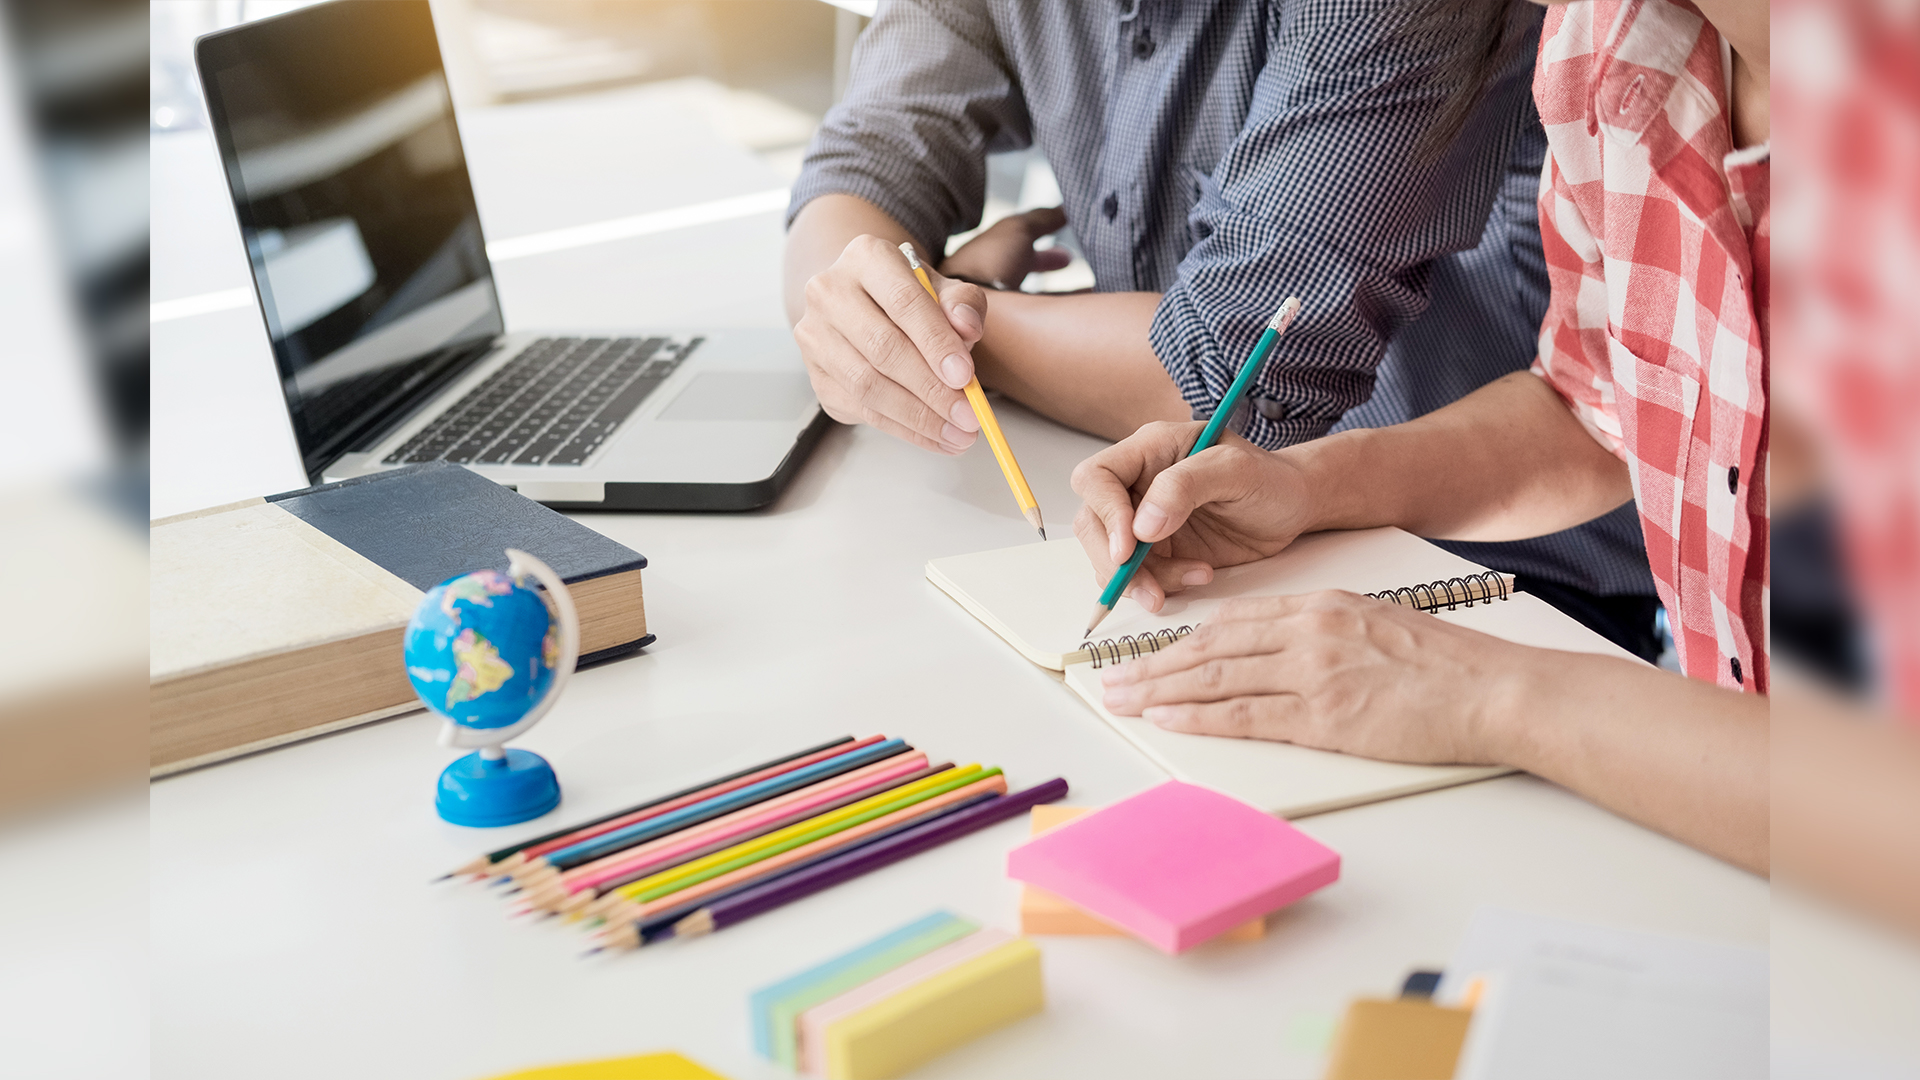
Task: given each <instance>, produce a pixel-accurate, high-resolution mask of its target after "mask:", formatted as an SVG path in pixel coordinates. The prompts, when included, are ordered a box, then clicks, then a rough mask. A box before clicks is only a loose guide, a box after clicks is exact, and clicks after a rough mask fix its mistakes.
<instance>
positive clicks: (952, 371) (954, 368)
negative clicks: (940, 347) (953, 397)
mask: <svg viewBox="0 0 1920 1080" xmlns="http://www.w3.org/2000/svg"><path fill="white" fill-rule="evenodd" d="M940 377H941V378H943V379H945V380H947V385H948V386H951V387H953V388H954V389H955V390H961V389H964V388H965V387H966V385H967V384H968V383H970V382H972V381H973V365H972V364H971V363H969V362H968V361H967V358H966V357H964V356H961V355H960V354H959V353H954V354H953V355H952V356H949V357H947V358H946V359H945V360H942V361H940Z"/></svg>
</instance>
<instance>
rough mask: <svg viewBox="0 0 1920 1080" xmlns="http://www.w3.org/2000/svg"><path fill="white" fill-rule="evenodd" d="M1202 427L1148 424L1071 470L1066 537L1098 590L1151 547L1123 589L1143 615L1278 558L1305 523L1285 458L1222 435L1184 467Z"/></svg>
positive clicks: (1297, 483)
mask: <svg viewBox="0 0 1920 1080" xmlns="http://www.w3.org/2000/svg"><path fill="white" fill-rule="evenodd" d="M1204 427H1206V425H1205V424H1203V423H1200V422H1197V421H1196V422H1191V423H1167V422H1160V423H1152V424H1148V425H1146V426H1145V427H1142V428H1141V429H1140V430H1139V431H1136V432H1134V433H1133V434H1132V435H1130V436H1128V437H1127V438H1125V439H1123V440H1121V441H1120V442H1117V443H1115V444H1113V445H1112V446H1110V447H1108V448H1106V449H1105V450H1102V451H1100V452H1099V453H1097V454H1095V455H1093V456H1092V457H1090V458H1088V459H1087V460H1085V461H1083V462H1081V463H1080V464H1079V466H1078V467H1077V468H1075V469H1074V470H1073V490H1074V492H1075V493H1076V494H1078V495H1079V496H1080V497H1081V498H1082V499H1083V500H1085V502H1084V504H1083V505H1082V506H1081V508H1080V513H1079V515H1078V516H1076V517H1075V518H1074V521H1073V532H1074V535H1075V536H1077V537H1079V539H1080V546H1081V547H1083V548H1085V549H1086V552H1087V557H1088V558H1089V559H1091V560H1092V561H1093V570H1094V576H1095V578H1096V579H1097V580H1098V581H1099V582H1100V583H1101V584H1102V585H1105V584H1106V582H1107V580H1108V579H1109V578H1111V577H1112V576H1113V571H1114V568H1115V567H1117V566H1119V565H1120V564H1121V563H1124V562H1126V561H1127V559H1128V558H1130V557H1131V556H1132V555H1133V546H1134V543H1135V540H1136V539H1139V540H1146V541H1148V542H1150V543H1152V544H1153V553H1152V554H1151V555H1148V556H1147V561H1146V564H1145V565H1144V566H1143V567H1142V568H1141V569H1142V572H1141V573H1139V574H1136V575H1135V576H1134V579H1133V583H1132V584H1131V585H1130V586H1128V588H1127V595H1128V596H1131V597H1133V598H1134V600H1135V601H1137V602H1138V603H1139V604H1140V606H1142V607H1144V608H1146V609H1147V610H1148V611H1159V610H1160V607H1161V605H1162V604H1163V603H1165V601H1166V598H1167V596H1168V594H1170V593H1176V592H1179V591H1180V590H1182V589H1184V588H1187V587H1189V586H1193V585H1204V584H1206V583H1207V582H1209V581H1212V580H1213V571H1214V568H1216V567H1221V566H1234V565H1237V564H1239V563H1244V562H1252V561H1254V560H1256V559H1264V558H1266V557H1267V556H1269V555H1273V554H1276V553H1278V552H1279V551H1280V550H1281V549H1282V548H1284V547H1286V546H1287V545H1288V544H1291V543H1292V542H1293V539H1294V537H1296V536H1298V535H1300V534H1301V533H1302V532H1304V531H1306V527H1307V525H1308V523H1309V521H1310V518H1309V516H1308V506H1307V494H1306V482H1305V479H1304V478H1303V476H1302V475H1301V473H1300V470H1299V468H1298V467H1297V466H1295V465H1294V464H1293V463H1292V462H1290V461H1288V460H1287V459H1286V458H1284V457H1282V456H1280V455H1276V454H1271V453H1268V452H1266V451H1264V450H1261V449H1260V448H1258V447H1256V446H1254V445H1253V444H1252V443H1249V442H1247V441H1246V440H1245V439H1242V438H1241V437H1240V436H1238V435H1235V434H1233V433H1232V432H1230V431H1229V432H1223V433H1222V435H1221V437H1220V441H1219V442H1218V443H1215V444H1214V445H1213V446H1211V447H1208V448H1207V449H1206V450H1203V451H1201V452H1200V453H1198V454H1195V455H1194V456H1192V457H1186V456H1185V454H1186V452H1187V448H1188V447H1190V446H1192V445H1193V441H1194V440H1195V439H1197V438H1199V437H1200V431H1201V429H1202V428H1204ZM1136 503H1138V508H1137V509H1136V507H1135V504H1136Z"/></svg>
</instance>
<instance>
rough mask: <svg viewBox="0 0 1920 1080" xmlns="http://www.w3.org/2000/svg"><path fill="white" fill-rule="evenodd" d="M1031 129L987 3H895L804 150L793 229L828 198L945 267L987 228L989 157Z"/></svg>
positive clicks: (790, 210)
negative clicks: (967, 235) (856, 209)
mask: <svg viewBox="0 0 1920 1080" xmlns="http://www.w3.org/2000/svg"><path fill="white" fill-rule="evenodd" d="M1031 142H1032V124H1031V121H1030V120H1029V118H1028V116H1027V107H1026V102H1025V100H1024V99H1023V98H1022V97H1021V94H1020V88H1019V84H1018V82H1017V81H1016V80H1015V78H1014V74H1013V70H1012V66H1011V64H1010V63H1009V62H1008V60H1007V57H1006V54H1005V51H1004V50H1003V49H1002V48H1001V46H1000V43H999V39H998V36H997V35H996V34H995V32H994V27H993V23H992V20H991V18H990V17H989V15H988V13H987V10H986V4H985V2H984V0H974V2H960V0H886V2H883V3H882V4H881V5H880V10H879V13H878V14H877V15H876V16H875V18H874V20H873V22H872V24H871V25H869V26H868V27H867V29H866V32H865V33H863V34H862V35H861V36H860V41H859V44H858V45H856V46H855V48H854V51H853V71H852V76H851V79H850V80H849V85H848V88H847V94H846V97H845V98H844V99H843V100H842V101H841V102H840V104H838V105H836V106H834V107H833V109H832V110H831V111H830V112H828V113H827V116H826V119H825V120H824V121H823V122H822V123H821V125H820V131H819V133H818V134H816V135H815V136H814V138H813V143H812V144H811V145H810V146H808V147H807V157H806V162H805V164H804V165H803V166H802V167H801V171H800V179H799V180H798V181H796V182H795V183H794V186H793V200H792V201H791V202H790V203H789V204H788V206H787V225H788V226H789V227H791V226H792V224H793V219H794V217H795V215H797V214H799V213H800V209H801V207H803V206H805V205H806V204H807V203H808V202H810V201H812V200H813V199H816V198H818V197H820V196H822V195H828V194H836V193H838V194H846V195H855V196H858V197H860V198H862V199H865V200H867V201H868V202H870V203H873V204H874V205H875V206H878V207H879V208H880V209H882V210H884V211H886V212H887V213H888V214H889V215H891V216H892V217H893V219H894V220H895V221H898V222H899V223H900V224H901V225H903V226H905V227H906V229H907V231H908V232H909V233H910V234H911V235H912V236H913V238H914V239H915V240H916V241H918V242H919V243H920V245H921V247H922V248H923V249H925V250H927V251H930V252H934V253H935V254H936V256H937V255H939V254H943V253H945V251H946V241H947V237H948V236H951V235H952V234H954V233H957V232H964V231H966V230H968V229H971V228H973V227H974V226H976V225H978V224H980V213H981V210H982V208H983V207H984V205H985V202H986V169H987V161H986V158H987V154H989V153H994V152H998V151H1001V150H1017V149H1021V148H1024V147H1026V146H1028V145H1030V144H1031Z"/></svg>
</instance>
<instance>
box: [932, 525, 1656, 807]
mask: <svg viewBox="0 0 1920 1080" xmlns="http://www.w3.org/2000/svg"><path fill="white" fill-rule="evenodd" d="M927 579H928V580H929V581H931V582H933V584H934V585H935V586H937V587H938V588H939V589H940V590H941V591H942V592H944V593H946V594H947V595H948V596H950V597H952V598H953V600H954V601H955V602H957V603H958V604H959V605H960V606H961V607H962V608H964V609H966V611H967V612H968V613H969V614H971V615H973V616H974V617H975V618H977V619H979V620H980V621H981V622H982V623H985V624H986V626H987V627H988V628H989V629H991V630H992V631H993V632H994V633H996V634H998V635H999V636H1000V637H1001V638H1003V639H1004V640H1005V641H1006V642H1007V644H1009V645H1012V646H1013V647H1014V648H1015V649H1016V650H1018V651H1019V652H1020V654H1021V655H1022V656H1025V657H1026V658H1027V659H1028V660H1031V661H1033V662H1034V663H1036V664H1039V665H1040V666H1041V667H1045V668H1050V669H1052V670H1054V671H1061V672H1064V673H1065V678H1066V684H1067V687H1068V688H1069V689H1071V690H1072V691H1073V692H1074V693H1075V694H1077V695H1079V697H1080V698H1081V699H1082V700H1083V701H1085V702H1086V703H1087V704H1088V705H1089V706H1091V707H1092V708H1093V711H1094V712H1095V713H1097V714H1099V716H1100V717H1101V719H1103V720H1105V721H1106V722H1107V724H1109V725H1110V726H1111V727H1112V728H1113V730H1114V731H1116V732H1118V733H1119V734H1120V735H1121V736H1122V737H1123V738H1125V739H1126V740H1127V741H1128V742H1129V743H1131V744H1133V746H1134V747H1136V748H1137V749H1139V750H1140V752H1141V753H1143V754H1145V755H1146V756H1147V757H1148V758H1149V759H1150V760H1152V761H1153V762H1154V763H1155V764H1156V765H1158V766H1159V767H1160V768H1161V769H1163V770H1165V771H1166V773H1167V774H1168V775H1169V776H1172V777H1173V778H1174V779H1177V780H1185V781H1187V782H1189V783H1194V784H1201V785H1204V786H1206V787H1211V788H1214V789H1216V790H1218V791H1223V792H1226V793H1227V794H1229V795H1233V796H1235V797H1237V798H1240V799H1243V800H1245V801H1247V802H1250V803H1252V804H1254V805H1255V806H1258V807H1260V808H1262V809H1264V810H1267V811H1269V812H1271V813H1274V814H1278V815H1279V816H1281V817H1289V818H1291V817H1304V816H1306V815H1308V814H1318V813H1324V812H1326V811H1329V810H1338V809H1342V808H1344V807H1348V806H1358V805H1361V804H1363V803H1369V802H1377V801H1380V800H1382V799H1391V798H1395V797H1397V796H1400V795H1411V794H1414V793H1415V792H1421V791H1431V790H1433V789H1435V788H1442V787H1450V786H1452V785H1455V784H1464V783H1468V782H1470V781H1473V780H1480V779H1484V778H1486V777H1490V776H1498V775H1501V774H1502V773H1506V772H1510V771H1512V770H1509V769H1502V768H1490V767H1485V766H1470V765H1408V764H1403V763H1400V762H1389V761H1373V760H1369V759H1367V758H1358V757H1352V756H1349V755H1346V754H1336V753H1329V752H1326V751H1322V750H1310V749H1308V748H1306V747H1302V746H1292V745H1289V744H1287V743H1277V742H1266V741H1262V740H1254V739H1227V738H1218V737H1214V736H1206V735H1185V734H1180V733H1178V732H1172V731H1163V730H1161V729H1160V728H1157V727H1155V726H1154V725H1152V724H1150V723H1148V722H1147V721H1145V720H1142V719H1140V718H1138V717H1130V716H1114V715H1112V714H1111V713H1109V712H1107V711H1106V710H1105V709H1104V708H1102V707H1101V705H1100V698H1101V688H1100V670H1099V669H1100V668H1102V667H1105V666H1106V665H1107V664H1111V663H1126V662H1128V661H1129V660H1131V659H1133V658H1134V657H1136V656H1140V655H1143V654H1145V653H1147V652H1151V651H1156V650H1158V649H1160V648H1163V647H1165V646H1166V645H1167V644H1170V643H1171V642H1173V641H1175V640H1177V639H1178V638H1179V637H1180V636H1183V635H1184V634H1185V633H1187V632H1190V631H1191V629H1192V628H1193V627H1194V626H1197V625H1199V624H1200V623H1201V622H1202V621H1204V620H1205V619H1206V617H1207V616H1208V615H1209V614H1210V613H1211V612H1212V611H1213V610H1214V609H1215V608H1217V607H1219V606H1220V604H1221V603H1222V602H1224V601H1226V600H1228V599H1232V598H1234V597H1242V596H1279V595H1285V594H1290V593H1301V592H1312V591H1314V590H1318V589H1348V590H1351V591H1354V592H1374V593H1383V592H1390V591H1393V590H1404V591H1403V592H1402V593H1401V595H1402V597H1403V599H1411V600H1414V601H1416V603H1418V602H1420V601H1422V600H1427V601H1432V600H1441V601H1444V600H1445V599H1447V590H1448V588H1449V585H1448V583H1451V589H1452V590H1453V596H1454V597H1456V598H1458V597H1461V596H1466V597H1469V598H1472V597H1479V596H1485V595H1487V594H1488V593H1489V592H1491V593H1492V594H1493V598H1490V599H1487V600H1482V601H1479V602H1476V603H1472V604H1471V605H1469V604H1465V603H1454V604H1451V605H1449V604H1447V603H1444V602H1442V603H1440V604H1439V606H1438V610H1437V612H1436V614H1435V615H1434V617H1435V618H1441V619H1448V620H1450V621H1454V622H1458V623H1460V624H1461V625H1464V626H1471V627H1473V628H1474V629H1477V630H1481V631H1484V632H1485V633H1489V634H1492V635H1494V636H1496V637H1503V638H1506V639H1508V640H1510V641H1517V642H1521V643H1523V644H1527V645H1537V646H1542V647H1545V648H1552V649H1564V650H1567V651H1571V652H1587V653H1601V654H1604V655H1608V656H1619V657H1625V658H1628V659H1634V658H1633V657H1632V655H1631V654H1630V653H1627V652H1626V651H1625V650H1623V649H1620V648H1619V647H1618V646H1616V645H1614V644H1613V643H1612V642H1610V641H1608V640H1607V639H1605V638H1603V637H1601V636H1600V635H1598V634H1596V633H1594V632H1593V631H1591V630H1588V629H1587V628H1586V627H1584V626H1582V625H1580V624H1579V623H1578V622H1575V621H1574V620H1573V619H1571V618H1568V617H1567V616H1566V615H1564V614H1562V613H1561V612H1560V611H1559V610H1558V609H1556V608H1554V607H1553V606H1552V605H1550V604H1547V603H1546V602H1544V601H1542V600H1541V599H1540V598H1538V597H1535V596H1529V595H1527V594H1525V593H1517V594H1512V595H1509V596H1506V597H1505V598H1499V594H1500V593H1501V592H1502V591H1504V590H1503V589H1502V588H1501V586H1500V584H1499V579H1498V578H1497V576H1494V575H1492V574H1491V573H1490V572H1489V571H1488V570H1487V568H1486V567H1483V566H1478V565H1476V564H1474V563H1472V562H1469V561H1468V560H1466V559H1463V558H1461V557H1459V556H1458V555H1454V554H1452V553H1451V552H1448V551H1445V550H1443V549H1441V548H1439V547H1436V546H1435V545H1433V544H1430V543H1428V542H1426V541H1425V540H1422V539H1420V538H1418V537H1416V536H1413V535H1411V534H1409V533H1406V532H1402V531H1401V530H1399V529H1391V528H1386V529H1363V530H1357V531H1353V532H1328V533H1316V534H1313V535H1311V536H1306V537H1302V538H1301V539H1300V540H1298V541H1296V542H1295V543H1294V544H1293V546H1291V547H1289V548H1288V549H1287V550H1286V551H1283V552H1281V553H1280V554H1278V555H1276V556H1274V557H1273V558H1270V559H1264V560H1261V561H1260V562H1256V563H1248V564H1247V565H1245V566H1234V567H1228V568H1226V569H1224V570H1221V571H1219V572H1218V573H1216V574H1215V575H1214V579H1213V581H1212V582H1211V583H1210V584H1207V585H1205V586H1202V587H1200V588H1197V589H1191V590H1188V591H1187V592H1184V593H1181V594H1179V595H1177V596H1175V597H1173V598H1171V599H1169V600H1168V602H1167V604H1166V605H1165V606H1164V607H1163V608H1162V610H1161V611H1160V612H1159V613H1158V614H1155V613H1153V612H1149V611H1147V610H1145V609H1144V608H1142V607H1140V606H1139V605H1138V604H1136V603H1134V602H1133V601H1132V600H1129V599H1124V598H1123V599H1122V600H1121V601H1120V604H1119V606H1117V607H1115V608H1114V609H1113V614H1112V615H1110V616H1108V617H1107V620H1106V622H1105V623H1103V624H1102V625H1101V627H1100V631H1099V634H1098V638H1099V640H1097V641H1093V642H1086V641H1083V640H1082V639H1081V636H1080V632H1081V631H1083V630H1084V629H1086V618H1087V610H1088V609H1089V608H1090V607H1092V606H1093V602H1094V601H1095V600H1096V599H1097V598H1098V594H1099V591H1100V585H1101V584H1102V583H1100V582H1097V581H1095V579H1094V573H1093V566H1092V564H1091V563H1089V562H1088V561H1087V557H1086V554H1085V553H1084V552H1083V551H1081V549H1080V544H1079V541H1077V540H1054V541H1050V542H1047V543H1043V544H1025V545H1022V546H1020V547H1012V548H1002V549H1000V550H997V551H983V552H977V553H975V554H971V555H956V556H953V557H951V558H945V559H935V560H933V561H932V562H929V563H928V564H927ZM1421 606H1426V605H1425V604H1422V605H1421ZM1636 662H1637V661H1636Z"/></svg>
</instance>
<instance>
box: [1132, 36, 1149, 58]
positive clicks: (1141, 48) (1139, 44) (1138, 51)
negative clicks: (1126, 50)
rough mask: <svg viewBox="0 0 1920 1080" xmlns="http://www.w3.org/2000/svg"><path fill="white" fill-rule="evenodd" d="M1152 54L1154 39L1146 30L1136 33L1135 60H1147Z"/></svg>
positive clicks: (1134, 41)
mask: <svg viewBox="0 0 1920 1080" xmlns="http://www.w3.org/2000/svg"><path fill="white" fill-rule="evenodd" d="M1152 55H1153V39H1152V38H1150V37H1148V36H1147V33H1146V31H1144V30H1142V31H1141V32H1140V33H1138V34H1136V35H1134V38H1133V58H1134V59H1135V60H1145V59H1146V58H1147V57H1149V56H1152Z"/></svg>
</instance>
